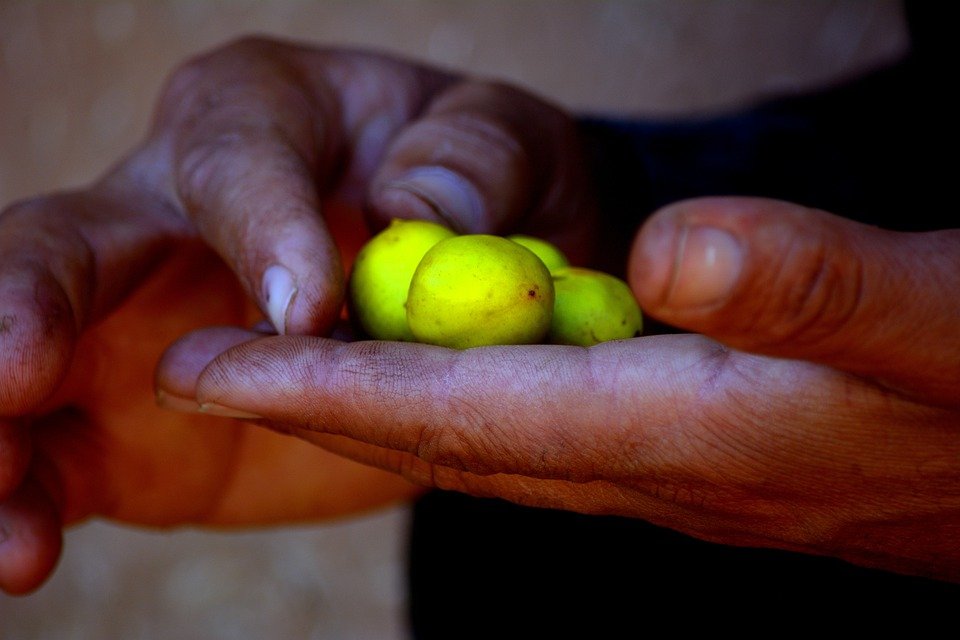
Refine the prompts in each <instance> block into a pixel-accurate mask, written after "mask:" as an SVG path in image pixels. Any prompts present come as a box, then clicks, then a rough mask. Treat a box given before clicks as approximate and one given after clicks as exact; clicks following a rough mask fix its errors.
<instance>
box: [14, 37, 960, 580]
mask: <svg viewBox="0 0 960 640" xmlns="http://www.w3.org/2000/svg"><path fill="white" fill-rule="evenodd" d="M545 141H546V144H544V142H545ZM478 150H479V151H482V153H478ZM581 157H582V156H581V154H580V153H579V150H578V148H577V145H576V140H575V136H574V134H573V128H572V126H571V123H570V120H569V119H568V118H566V117H565V116H564V115H563V114H562V113H561V112H559V111H557V110H555V109H553V108H552V107H549V106H548V105H545V104H543V103H541V102H539V101H537V100H535V99H533V98H531V97H529V96H527V95H525V94H523V93H520V92H518V91H516V90H515V89H512V88H510V87H507V86H503V85H493V84H488V83H477V82H472V81H463V80H461V79H459V78H456V77H453V76H450V75H447V74H444V73H439V72H435V71H431V70H428V69H424V68H421V67H417V66H414V65H410V64H407V63H404V62H401V61H396V60H391V59H387V58H383V57H379V56H372V55H368V54H361V53H354V52H332V51H319V50H311V49H306V48H300V47H292V46H288V45H284V44H280V43H275V42H270V41H263V40H248V41H242V42H239V43H235V44H234V45H231V46H229V47H226V48H223V49H221V50H218V51H216V52H214V53H212V54H210V55H208V56H205V57H203V58H200V59H198V60H195V61H192V62H191V63H189V64H187V65H185V66H184V67H183V68H182V69H180V70H179V71H178V72H177V73H176V74H174V76H173V78H172V80H171V82H170V83H169V84H168V86H167V89H166V90H165V92H164V95H163V98H162V99H161V102H160V105H159V108H158V115H157V120H156V124H155V126H154V128H153V130H152V132H151V134H150V136H149V138H148V139H147V141H146V142H145V143H144V144H143V145H142V146H141V147H139V148H138V149H136V150H135V151H134V152H132V153H131V155H130V156H128V157H127V158H126V159H124V160H123V161H121V162H120V163H119V164H118V165H117V166H116V167H114V168H113V169H112V170H111V171H110V172H109V173H108V175H107V176H106V177H105V178H104V179H103V180H101V181H99V182H98V183H97V184H95V185H93V186H92V187H91V188H89V189H88V190H84V191H80V192H76V193H71V194H63V195H56V196H50V197H47V198H42V199H38V200H35V201H32V202H30V203H22V204H18V205H15V206H13V207H11V208H9V209H8V210H7V211H5V212H4V214H3V216H2V217H0V245H2V246H0V318H3V324H2V325H0V326H2V327H3V333H2V334H0V340H2V343H0V344H2V347H0V364H2V367H0V415H4V416H8V417H7V418H6V419H5V420H4V422H3V428H2V429H0V496H2V497H3V498H4V499H5V502H4V503H3V505H2V506H0V586H2V587H3V588H4V589H6V590H8V591H13V592H22V591H26V590H29V589H31V588H33V587H35V586H36V585H37V584H38V583H39V582H40V581H42V579H43V578H44V577H45V576H46V575H47V574H48V573H49V571H50V570H51V568H52V564H53V561H54V559H55V558H56V555H57V553H58V550H59V547H58V541H59V532H60V527H61V526H62V525H63V524H66V523H69V522H73V521H76V520H78V519H81V518H84V517H87V516H91V515H102V516H106V517H111V518H116V519H119V520H124V521H128V522H135V523H142V524H150V525H174V524H181V523H200V524H209V525H230V526H235V525H242V524H249V523H269V522H276V523H279V522H288V521H293V520H302V519H315V518H322V517H330V516H334V515H338V514H343V513H349V512H351V511H355V510H357V509H362V508H369V507H372V506H375V505H376V504H382V503H385V502H387V501H389V500H393V499H398V498H404V497H410V496H413V495H415V494H416V492H417V491H418V489H416V488H414V484H416V485H424V486H435V487H444V488H451V489H457V490H462V491H467V492H470V493H473V494H476V495H484V496H500V497H504V498H507V499H510V500H514V501H517V502H520V503H524V504H531V505H544V506H551V507H560V508H565V509H573V510H578V511H583V512H587V513H616V514H622V515H628V516H633V517H638V518H643V519H646V520H650V521H652V522H655V523H658V524H662V525H665V526H668V527H672V528H675V529H678V530H681V531H684V532H687V533H690V534H692V535H695V536H698V537H701V538H705V539H710V540H715V541H719V542H724V543H730V544H751V545H760V546H772V547H779V548H785V549H795V550H801V551H806V552H810V553H816V554H828V555H832V556H837V557H841V558H845V559H848V560H851V561H853V562H856V563H859V564H864V565H869V566H876V567H882V568H886V569H891V570H895V571H902V572H906V573H915V574H921V575H930V576H936V577H939V578H944V579H950V580H960V482H958V476H960V464H958V463H960V432H958V430H960V342H958V340H957V338H956V330H955V326H956V321H957V319H958V318H960V299H958V298H957V296H955V295H953V292H955V291H956V290H958V288H960V232H958V231H956V230H950V231H942V232H936V233H926V234H903V233H894V232H888V231H883V230H879V229H875V228H871V227H866V226H864V225H859V224H856V223H853V222H849V221H846V220H843V219H841V218H838V217H836V216H833V215H830V214H828V213H824V212H819V211H812V210H808V209H804V208H802V207H799V206H796V205H792V204H788V203H782V202H776V201H769V200H753V199H707V200H697V201H690V202H684V203H679V204H677V205H674V206H672V207H670V208H668V209H665V210H663V211H660V212H658V213H657V214H656V215H655V216H653V217H652V218H651V219H650V220H648V221H647V223H646V224H645V225H644V227H643V228H642V230H641V231H640V233H639V235H638V237H637V239H636V242H635V243H634V246H633V250H632V254H631V256H630V268H629V275H630V283H631V285H632V287H633V290H634V292H635V293H636V295H637V297H638V299H639V301H640V303H641V305H642V307H643V308H644V310H645V312H646V313H647V314H649V315H651V316H653V317H656V318H659V319H660V320H662V321H664V322H667V323H669V324H671V325H674V326H676V327H682V328H684V329H687V330H689V331H691V332H695V334H686V335H667V336H648V337H642V338H636V339H633V340H627V341H622V342H613V343H606V344H601V345H598V346H596V347H593V348H590V349H583V348H578V347H562V346H545V345H538V346H523V347H487V348H479V349H471V350H467V351H464V352H457V351H451V350H447V349H442V348H439V347H432V346H427V345H419V344H405V343H404V344H402V343H388V342H355V343H348V342H343V341H340V340H335V339H330V338H325V337H317V336H323V335H328V334H329V333H330V331H331V330H332V328H333V327H334V325H335V324H336V320H337V317H338V315H339V313H340V309H341V306H342V299H343V272H344V269H343V265H342V263H341V261H340V258H339V254H338V250H337V242H338V237H341V236H338V234H337V233H331V229H333V231H336V228H334V227H332V226H328V225H326V224H325V223H324V214H327V220H328V221H329V220H330V219H331V218H330V215H329V214H330V212H331V211H332V210H331V209H330V208H326V207H321V203H322V202H324V201H326V200H329V199H331V198H334V199H337V200H340V201H342V202H346V203H347V204H348V205H350V206H351V207H355V206H357V205H359V204H360V203H361V202H365V204H366V211H367V212H368V215H367V220H368V221H369V222H370V224H371V226H372V228H374V229H375V228H378V226H380V225H382V224H384V223H385V221H386V220H388V219H389V218H391V217H394V216H397V217H423V218H428V219H434V220H441V221H443V222H444V223H446V224H449V225H450V226H452V227H453V228H455V229H457V230H458V231H468V232H496V233H504V232H525V233H532V234H535V235H540V236H543V237H546V238H548V239H550V240H551V241H553V242H556V243H557V244H558V245H559V246H561V248H562V249H563V250H564V251H565V252H567V253H568V254H569V255H570V257H571V259H572V261H573V262H574V263H582V262H583V261H584V260H586V259H587V257H588V256H589V255H590V252H591V249H592V247H591V243H590V241H589V238H590V237H592V235H591V232H590V230H592V229H594V217H593V216H592V215H591V211H592V206H591V204H590V203H591V200H590V198H589V192H588V189H587V184H586V179H585V175H586V172H585V170H584V167H583V166H582V164H581V161H580V158H581ZM423 167H427V170H426V171H424V170H423ZM425 176H426V177H425ZM600 223H602V220H601V221H600ZM360 225H361V221H360V220H359V219H349V218H347V219H346V220H345V224H344V228H346V229H355V228H357V227H359V226H360ZM204 245H206V246H209V247H212V248H213V249H214V250H215V251H216V253H217V254H218V256H219V257H216V256H214V255H212V254H211V253H209V252H208V251H206V250H205V248H204ZM277 265H281V266H282V267H283V270H285V271H283V270H281V271H280V272H279V273H280V274H281V276H282V277H277V276H276V274H277V273H278V271H277V270H276V269H274V270H272V271H270V268H271V267H274V266H277ZM268 271H270V273H272V274H273V276H271V277H270V278H266V279H265V278H264V276H265V274H266V273H267V272H268ZM231 272H232V273H233V274H234V275H235V276H236V278H234V277H232V276H231ZM291 283H292V285H291ZM245 298H249V299H250V300H252V301H253V303H254V304H253V306H255V307H256V308H258V309H259V311H260V312H261V313H262V314H263V315H265V316H267V317H269V318H270V319H272V321H273V325H274V327H275V328H276V329H278V330H279V333H281V334H282V335H264V334H263V333H257V332H252V331H247V330H244V329H240V328H224V327H222V326H220V327H213V328H203V329H200V328H201V327H208V326H209V325H224V324H230V325H242V326H249V323H250V322H252V321H253V319H254V316H255V315H256V314H254V313H251V309H250V308H248V307H247V305H246V303H245V302H244V300H245ZM193 329H199V330H198V331H195V332H193V333H189V334H187V335H186V337H184V338H182V339H180V340H179V341H178V342H176V343H175V344H174V345H173V346H172V347H171V348H170V349H169V350H167V351H166V352H165V353H164V354H163V356H162V358H161V360H160V363H159V366H158V367H157V369H156V373H155V376H156V377H155V384H156V388H157V390H158V394H157V398H158V400H159V404H160V405H161V406H162V407H166V408H170V409H179V410H181V411H180V412H170V411H162V410H161V409H158V408H157V407H156V406H155V404H154V402H155V401H154V395H153V393H152V390H151V388H150V382H149V379H150V372H151V371H152V370H153V368H154V366H155V365H156V364H157V359H158V358H159V357H160V354H161V353H162V352H163V348H164V346H165V345H167V344H169V343H170V342H171V341H173V340H174V339H176V338H177V337H178V336H181V335H183V334H184V333H185V332H187V331H191V330H193ZM696 334H700V335H696ZM229 416H235V417H241V418H243V419H244V420H246V421H247V422H245V423H240V422H232V423H231V422H229V421H227V420H225V417H229ZM263 427H267V428H270V429H273V430H275V431H281V432H284V433H285V434H288V435H287V436H280V435H277V434H275V433H274V431H271V430H268V429H267V428H263ZM289 434H293V435H295V436H298V437H297V438H293V437H289ZM307 443H312V444H315V445H319V446H312V445H311V444H307ZM326 451H333V452H337V453H339V454H343V455H344V456H346V457H348V458H351V459H355V460H359V461H362V462H364V463H367V464H369V465H372V467H370V466H364V465H356V464H353V463H351V462H347V461H345V460H344V459H341V458H338V457H336V456H333V455H331V454H328V453H326ZM375 468H380V469H385V470H387V471H388V472H394V473H384V472H381V471H378V470H376V469H375ZM405 479H408V480H411V481H413V483H414V484H410V483H408V482H407V481H406V480H405Z"/></svg>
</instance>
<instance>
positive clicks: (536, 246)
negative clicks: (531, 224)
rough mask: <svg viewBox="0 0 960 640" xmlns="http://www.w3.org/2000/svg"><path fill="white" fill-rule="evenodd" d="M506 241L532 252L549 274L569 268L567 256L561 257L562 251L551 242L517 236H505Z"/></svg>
mask: <svg viewBox="0 0 960 640" xmlns="http://www.w3.org/2000/svg"><path fill="white" fill-rule="evenodd" d="M507 240H513V241H514V242H516V243H517V244H521V245H523V246H525V247H526V248H527V249H530V251H533V252H534V253H535V254H537V257H538V258H540V259H541V260H543V264H545V265H547V269H549V270H550V271H551V272H553V271H555V270H557V269H562V268H563V267H569V266H570V261H569V260H567V256H565V255H563V251H560V249H559V248H557V246H556V245H554V244H553V243H551V242H547V241H546V240H543V239H541V238H534V237H533V236H525V235H519V234H518V235H512V236H507Z"/></svg>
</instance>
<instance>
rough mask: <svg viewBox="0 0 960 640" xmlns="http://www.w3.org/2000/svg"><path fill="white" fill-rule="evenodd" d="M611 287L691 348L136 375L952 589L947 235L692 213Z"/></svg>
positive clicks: (284, 358) (256, 357)
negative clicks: (677, 330)
mask: <svg viewBox="0 0 960 640" xmlns="http://www.w3.org/2000/svg"><path fill="white" fill-rule="evenodd" d="M630 277H631V284H632V286H633V288H634V291H635V292H636V294H637V296H638V298H639V300H640V301H641V303H642V306H643V307H644V308H645V309H646V311H647V312H648V313H649V314H653V315H655V316H657V317H658V318H660V319H661V320H663V321H665V322H667V323H669V324H672V325H675V326H678V327H684V328H686V329H688V330H691V331H695V332H697V333H698V334H701V335H696V334H680V335H658V336H648V337H641V338H636V339H633V340H627V341H622V342H613V343H606V344H601V345H598V346H596V347H593V348H590V349H583V348H577V347H561V346H547V345H540V346H511V347H486V348H478V349H471V350H467V351H462V352H458V351H451V350H447V349H442V348H437V347H432V346H427V345H416V344H399V343H385V342H355V343H349V344H348V343H341V342H337V341H333V340H326V339H320V338H310V337H302V336H301V337H294V336H275V337H266V338H260V339H253V340H250V341H248V342H244V343H243V344H240V345H238V346H236V347H234V348H231V349H229V350H226V351H225V352H223V353H222V354H220V355H218V356H217V357H215V358H213V359H212V360H211V361H210V363H209V364H207V365H206V366H205V367H203V368H202V370H201V369H200V367H199V366H196V367H195V368H194V371H200V373H199V376H198V377H197V378H191V377H189V376H184V375H181V374H180V373H179V372H177V371H176V370H175V368H174V367H173V365H174V364H175V363H176V362H178V361H179V360H180V359H181V358H182V357H183V351H184V349H183V348H182V347H181V346H180V345H177V346H175V347H174V348H173V349H171V350H170V351H169V352H168V353H167V356H166V359H165V361H164V362H165V365H164V367H162V368H161V370H160V372H159V377H158V380H159V384H160V385H161V387H163V386H169V387H171V388H174V387H177V388H179V387H189V388H191V389H193V390H194V391H195V392H196V394H197V400H198V401H199V402H200V403H202V404H203V406H205V407H208V408H209V409H211V410H215V411H217V412H219V413H222V414H234V415H242V416H245V417H246V418H247V419H250V420H253V421H259V422H260V423H261V424H263V425H264V426H268V427H271V428H274V429H277V430H281V431H286V432H292V433H294V434H296V435H298V436H300V437H301V438H303V439H306V440H309V441H311V442H314V443H316V444H318V445H321V446H323V447H326V448H328V449H331V450H336V451H340V452H342V453H344V454H345V455H349V456H352V457H355V458H357V459H359V460H363V461H364V462H368V463H372V464H376V465H378V466H381V467H383V468H385V469H388V470H392V471H395V472H398V473H400V474H401V475H403V476H404V477H407V478H410V479H411V480H413V481H415V482H417V483H421V484H424V485H427V486H434V487H442V488H447V489H455V490H460V491H465V492H469V493H472V494H476V495H481V496H499V497H503V498H506V499H509V500H513V501H516V502H520V503H524V504H529V505H537V506H548V507H558V508H564V509H573V510H577V511H582V512H586V513H597V514H621V515H627V516H634V517H639V518H644V519H646V520H649V521H652V522H654V523H658V524H661V525H664V526H667V527H671V528H675V529H678V530H681V531H684V532H687V533H690V534H692V535H695V536H698V537H701V538H705V539H709V540H713V541H718V542H723V543H730V544H737V545H756V546H770V547H779V548H784V549H792V550H799V551H803V552H808V553H814V554H826V555H831V556H835V557H840V558H844V559H847V560H849V561H852V562H855V563H858V564H862V565H868V566H874V567H881V568H886V569H890V570H894V571H900V572H906V573H914V574H922V575H928V576H934V577H938V578H943V579H949V580H960V342H958V339H957V333H956V326H957V321H958V320H960V299H958V298H957V296H956V295H954V292H955V291H957V290H958V288H960V232H958V231H956V230H951V231H942V232H935V233H925V234H904V233H894V232H889V231H884V230H881V229H877V228H872V227H867V226H864V225H861V224H857V223H854V222H850V221H846V220H843V219H841V218H838V217H835V216H832V215H829V214H826V213H823V212H820V211H814V210H809V209H805V208H803V207H800V206H796V205H791V204H786V203H782V202H776V201H769V200H753V199H708V200H697V201H690V202H684V203H680V204H677V205H674V206H672V207H670V208H668V209H666V210H663V211H661V212H659V213H658V214H657V215H655V216H654V217H653V218H651V219H650V220H649V221H648V222H647V223H646V224H645V226H644V227H643V229H642V230H641V232H640V234H639V236H638V238H637V240H636V243H635V245H634V250H633V254H632V257H631V263H630ZM200 335H206V337H207V338H210V337H212V336H215V335H216V332H215V331H213V332H208V333H206V334H200ZM199 337H200V336H193V337H192V338H191V339H199Z"/></svg>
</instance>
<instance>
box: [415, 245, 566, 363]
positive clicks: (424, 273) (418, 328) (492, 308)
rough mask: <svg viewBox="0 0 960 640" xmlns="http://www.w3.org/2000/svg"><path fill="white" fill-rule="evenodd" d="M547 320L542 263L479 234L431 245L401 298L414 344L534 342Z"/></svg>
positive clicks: (549, 285) (548, 293) (548, 291)
mask: <svg viewBox="0 0 960 640" xmlns="http://www.w3.org/2000/svg"><path fill="white" fill-rule="evenodd" d="M552 315H553V282H552V280H551V278H550V272H549V271H548V270H547V267H546V266H545V265H544V264H543V261H541V260H540V258H538V257H537V256H536V254H534V253H533V252H532V251H530V250H529V249H527V248H526V247H523V246H521V245H519V244H517V243H516V242H512V241H510V240H507V239H506V238H502V237H500V236H491V235H484V234H471V235H461V236H456V237H454V238H448V239H446V240H441V241H440V242H438V243H437V244H435V245H434V246H433V247H432V248H431V249H430V250H429V251H427V253H426V255H424V256H423V259H422V260H421V261H420V265H419V266H418V267H417V270H416V271H415V272H414V274H413V280H411V282H410V293H409V296H408V298H407V321H408V322H409V324H410V330H411V331H412V332H413V335H414V336H415V337H416V339H417V341H419V342H425V343H429V344H436V345H441V346H444V347H452V348H454V349H467V348H469V347H478V346H483V345H493V344H531V343H535V342H540V341H541V340H543V338H544V336H546V334H547V331H548V330H549V328H550V318H551V316H552Z"/></svg>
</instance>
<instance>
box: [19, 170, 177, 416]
mask: <svg viewBox="0 0 960 640" xmlns="http://www.w3.org/2000/svg"><path fill="white" fill-rule="evenodd" d="M131 169H132V165H131V166H127V167H124V168H122V169H119V170H118V171H117V172H116V173H114V174H112V175H111V176H110V177H109V178H107V179H106V180H104V181H103V182H101V183H100V184H98V185H97V186H96V187H95V188H93V189H91V190H89V191H86V192H77V193H66V194H61V195H57V196H53V197H49V198H43V199H37V200H33V201H27V202H22V203H18V204H15V205H13V206H11V207H9V208H8V209H6V210H5V211H4V212H3V213H2V214H0V416H17V415H23V414H24V413H27V412H29V411H31V410H33V409H35V408H36V407H37V406H38V405H39V403H41V402H42V401H43V400H45V399H46V398H48V397H49V396H50V394H51V393H52V392H53V391H54V389H56V388H57V386H58V385H59V384H60V382H61V381H62V380H63V377H64V375H65V373H66V369H67V365H68V364H69V362H70V358H71V354H72V352H73V348H74V344H75V341H76V339H77V336H78V335H79V332H80V331H81V330H82V329H83V328H84V327H86V326H88V325H89V324H90V323H92V322H95V321H96V320H98V319H99V318H102V317H103V316H104V315H106V313H108V312H109V311H110V310H111V309H112V308H114V307H115V306H116V304H118V303H119V301H120V300H122V299H123V298H124V296H126V295H127V294H128V293H129V292H130V291H131V289H133V288H134V287H135V286H136V284H137V283H138V282H140V281H141V280H142V279H143V278H144V277H145V276H146V275H147V274H148V273H149V272H150V270H151V269H152V267H153V266H154V265H155V264H156V263H157V262H158V261H159V259H160V258H161V257H162V256H163V255H165V253H166V252H167V251H168V250H169V249H170V247H171V246H172V242H173V241H174V240H175V239H178V238H184V237H189V235H190V234H191V231H190V230H189V228H188V227H187V226H186V225H185V224H184V222H183V221H182V220H180V219H176V218H174V217H172V216H170V215H169V211H168V207H167V204H166V202H165V201H164V200H163V199H162V198H161V197H159V196H157V195H155V194H154V193H153V192H152V191H151V190H150V189H149V188H148V187H145V186H143V185H139V186H138V187H137V188H136V189H134V188H131V187H132V185H131V183H130V181H129V179H128V176H126V175H125V174H126V172H127V171H129V170H131Z"/></svg>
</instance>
